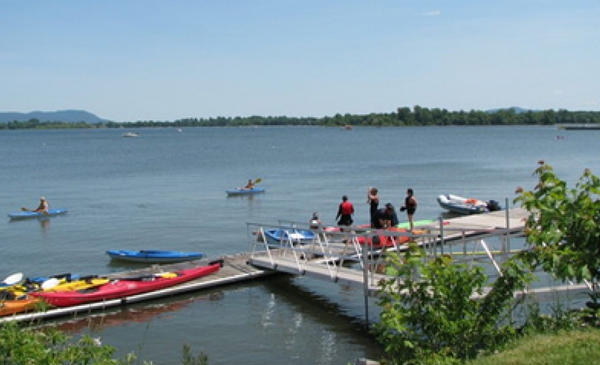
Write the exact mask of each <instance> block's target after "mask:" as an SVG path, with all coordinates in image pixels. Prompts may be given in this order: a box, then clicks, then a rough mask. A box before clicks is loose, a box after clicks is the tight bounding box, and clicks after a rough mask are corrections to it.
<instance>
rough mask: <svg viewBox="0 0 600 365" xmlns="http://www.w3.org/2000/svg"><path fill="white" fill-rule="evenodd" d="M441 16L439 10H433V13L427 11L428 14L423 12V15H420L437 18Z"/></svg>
mask: <svg viewBox="0 0 600 365" xmlns="http://www.w3.org/2000/svg"><path fill="white" fill-rule="evenodd" d="M441 14H442V12H441V11H439V10H433V11H428V12H425V13H423V14H422V15H423V16H439V15H441Z"/></svg>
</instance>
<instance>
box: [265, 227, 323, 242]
mask: <svg viewBox="0 0 600 365" xmlns="http://www.w3.org/2000/svg"><path fill="white" fill-rule="evenodd" d="M265 237H266V238H267V243H269V244H272V245H281V244H282V243H286V242H292V243H295V244H306V243H312V242H313V241H314V240H315V233H314V232H313V231H309V230H305V229H268V230H266V231H265Z"/></svg>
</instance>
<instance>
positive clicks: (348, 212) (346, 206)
mask: <svg viewBox="0 0 600 365" xmlns="http://www.w3.org/2000/svg"><path fill="white" fill-rule="evenodd" d="M353 214H354V205H352V203H351V202H350V201H349V200H348V196H347V195H344V196H342V202H341V203H340V205H339V206H338V212H337V215H336V216H335V220H336V221H337V222H338V226H351V225H352V223H354V220H353V219H352V215H353Z"/></svg>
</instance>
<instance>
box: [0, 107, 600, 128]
mask: <svg viewBox="0 0 600 365" xmlns="http://www.w3.org/2000/svg"><path fill="white" fill-rule="evenodd" d="M569 124H570V125H574V124H586V125H600V112H599V111H568V110H564V109H560V110H558V111H555V110H553V109H550V110H541V111H535V110H524V109H520V108H508V109H497V110H493V111H481V110H471V111H462V110H461V111H449V110H447V109H440V108H433V109H429V108H425V107H421V106H418V105H417V106H414V107H413V108H412V109H411V108H409V107H401V108H398V109H397V110H396V111H395V112H391V113H370V114H343V115H342V114H339V113H338V114H335V115H334V116H325V117H320V118H317V117H288V116H249V117H211V118H183V119H178V120H175V121H153V120H147V121H135V122H110V121H109V122H101V123H94V124H91V123H86V122H84V121H81V122H77V123H72V122H61V121H40V120H38V119H30V120H28V121H12V122H8V123H0V130H14V129H67V128H152V127H250V126H323V127H343V126H356V127H361V126H362V127H405V126H491V125H495V126H502V125H507V126H508V125H540V126H552V125H569Z"/></svg>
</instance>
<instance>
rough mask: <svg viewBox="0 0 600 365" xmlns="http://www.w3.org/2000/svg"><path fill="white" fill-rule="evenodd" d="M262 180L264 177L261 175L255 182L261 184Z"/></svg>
mask: <svg viewBox="0 0 600 365" xmlns="http://www.w3.org/2000/svg"><path fill="white" fill-rule="evenodd" d="M261 181H262V179H261V178H260V177H259V178H258V179H256V180H254V184H255V185H256V184H260V182H261Z"/></svg>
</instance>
